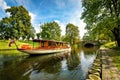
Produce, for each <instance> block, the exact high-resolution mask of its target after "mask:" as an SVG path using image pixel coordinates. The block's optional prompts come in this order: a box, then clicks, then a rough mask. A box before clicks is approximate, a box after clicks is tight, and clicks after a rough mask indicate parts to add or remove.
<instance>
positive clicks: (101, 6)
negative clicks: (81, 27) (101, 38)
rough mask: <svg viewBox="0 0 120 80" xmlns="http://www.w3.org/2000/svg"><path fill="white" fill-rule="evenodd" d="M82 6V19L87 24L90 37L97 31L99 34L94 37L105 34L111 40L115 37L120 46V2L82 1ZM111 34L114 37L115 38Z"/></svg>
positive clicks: (117, 0)
mask: <svg viewBox="0 0 120 80" xmlns="http://www.w3.org/2000/svg"><path fill="white" fill-rule="evenodd" d="M82 6H83V10H84V11H83V13H82V17H81V19H84V22H85V23H86V24H87V25H86V29H87V30H88V31H89V32H88V34H89V36H91V35H92V34H90V33H91V32H93V30H94V31H95V30H96V31H99V32H97V33H99V34H97V35H94V36H98V35H101V34H104V35H107V36H109V39H113V38H114V37H115V40H116V41H117V43H118V45H119V46H120V34H119V33H120V23H119V22H120V0H82ZM94 26H96V28H94ZM105 31H107V33H106V32H105ZM109 34H111V35H114V36H113V38H112V37H111V36H110V35H109ZM92 36H93V35H92Z"/></svg>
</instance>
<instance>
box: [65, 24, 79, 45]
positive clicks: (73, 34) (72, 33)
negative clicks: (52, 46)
mask: <svg viewBox="0 0 120 80" xmlns="http://www.w3.org/2000/svg"><path fill="white" fill-rule="evenodd" d="M79 39H80V37H79V30H78V27H77V26H75V25H73V24H71V23H69V24H67V26H66V41H68V42H70V44H75V43H76V41H77V40H79Z"/></svg>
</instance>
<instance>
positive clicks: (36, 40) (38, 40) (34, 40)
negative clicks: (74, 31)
mask: <svg viewBox="0 0 120 80" xmlns="http://www.w3.org/2000/svg"><path fill="white" fill-rule="evenodd" d="M40 41H45V42H46V41H47V42H57V43H66V42H62V41H55V40H43V39H33V42H40Z"/></svg>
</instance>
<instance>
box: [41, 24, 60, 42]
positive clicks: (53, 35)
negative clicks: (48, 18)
mask: <svg viewBox="0 0 120 80" xmlns="http://www.w3.org/2000/svg"><path fill="white" fill-rule="evenodd" d="M40 28H41V29H42V31H41V33H40V34H41V38H42V39H48V40H58V41H59V40H60V39H61V29H60V26H59V25H58V23H57V22H50V23H45V24H43V25H41V26H40Z"/></svg>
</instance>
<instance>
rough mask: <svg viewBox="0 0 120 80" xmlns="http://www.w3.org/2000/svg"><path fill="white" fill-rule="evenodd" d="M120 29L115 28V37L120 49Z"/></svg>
mask: <svg viewBox="0 0 120 80" xmlns="http://www.w3.org/2000/svg"><path fill="white" fill-rule="evenodd" d="M119 31H120V29H119V28H114V30H113V34H114V36H115V40H116V41H117V46H118V47H120V34H119Z"/></svg>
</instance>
